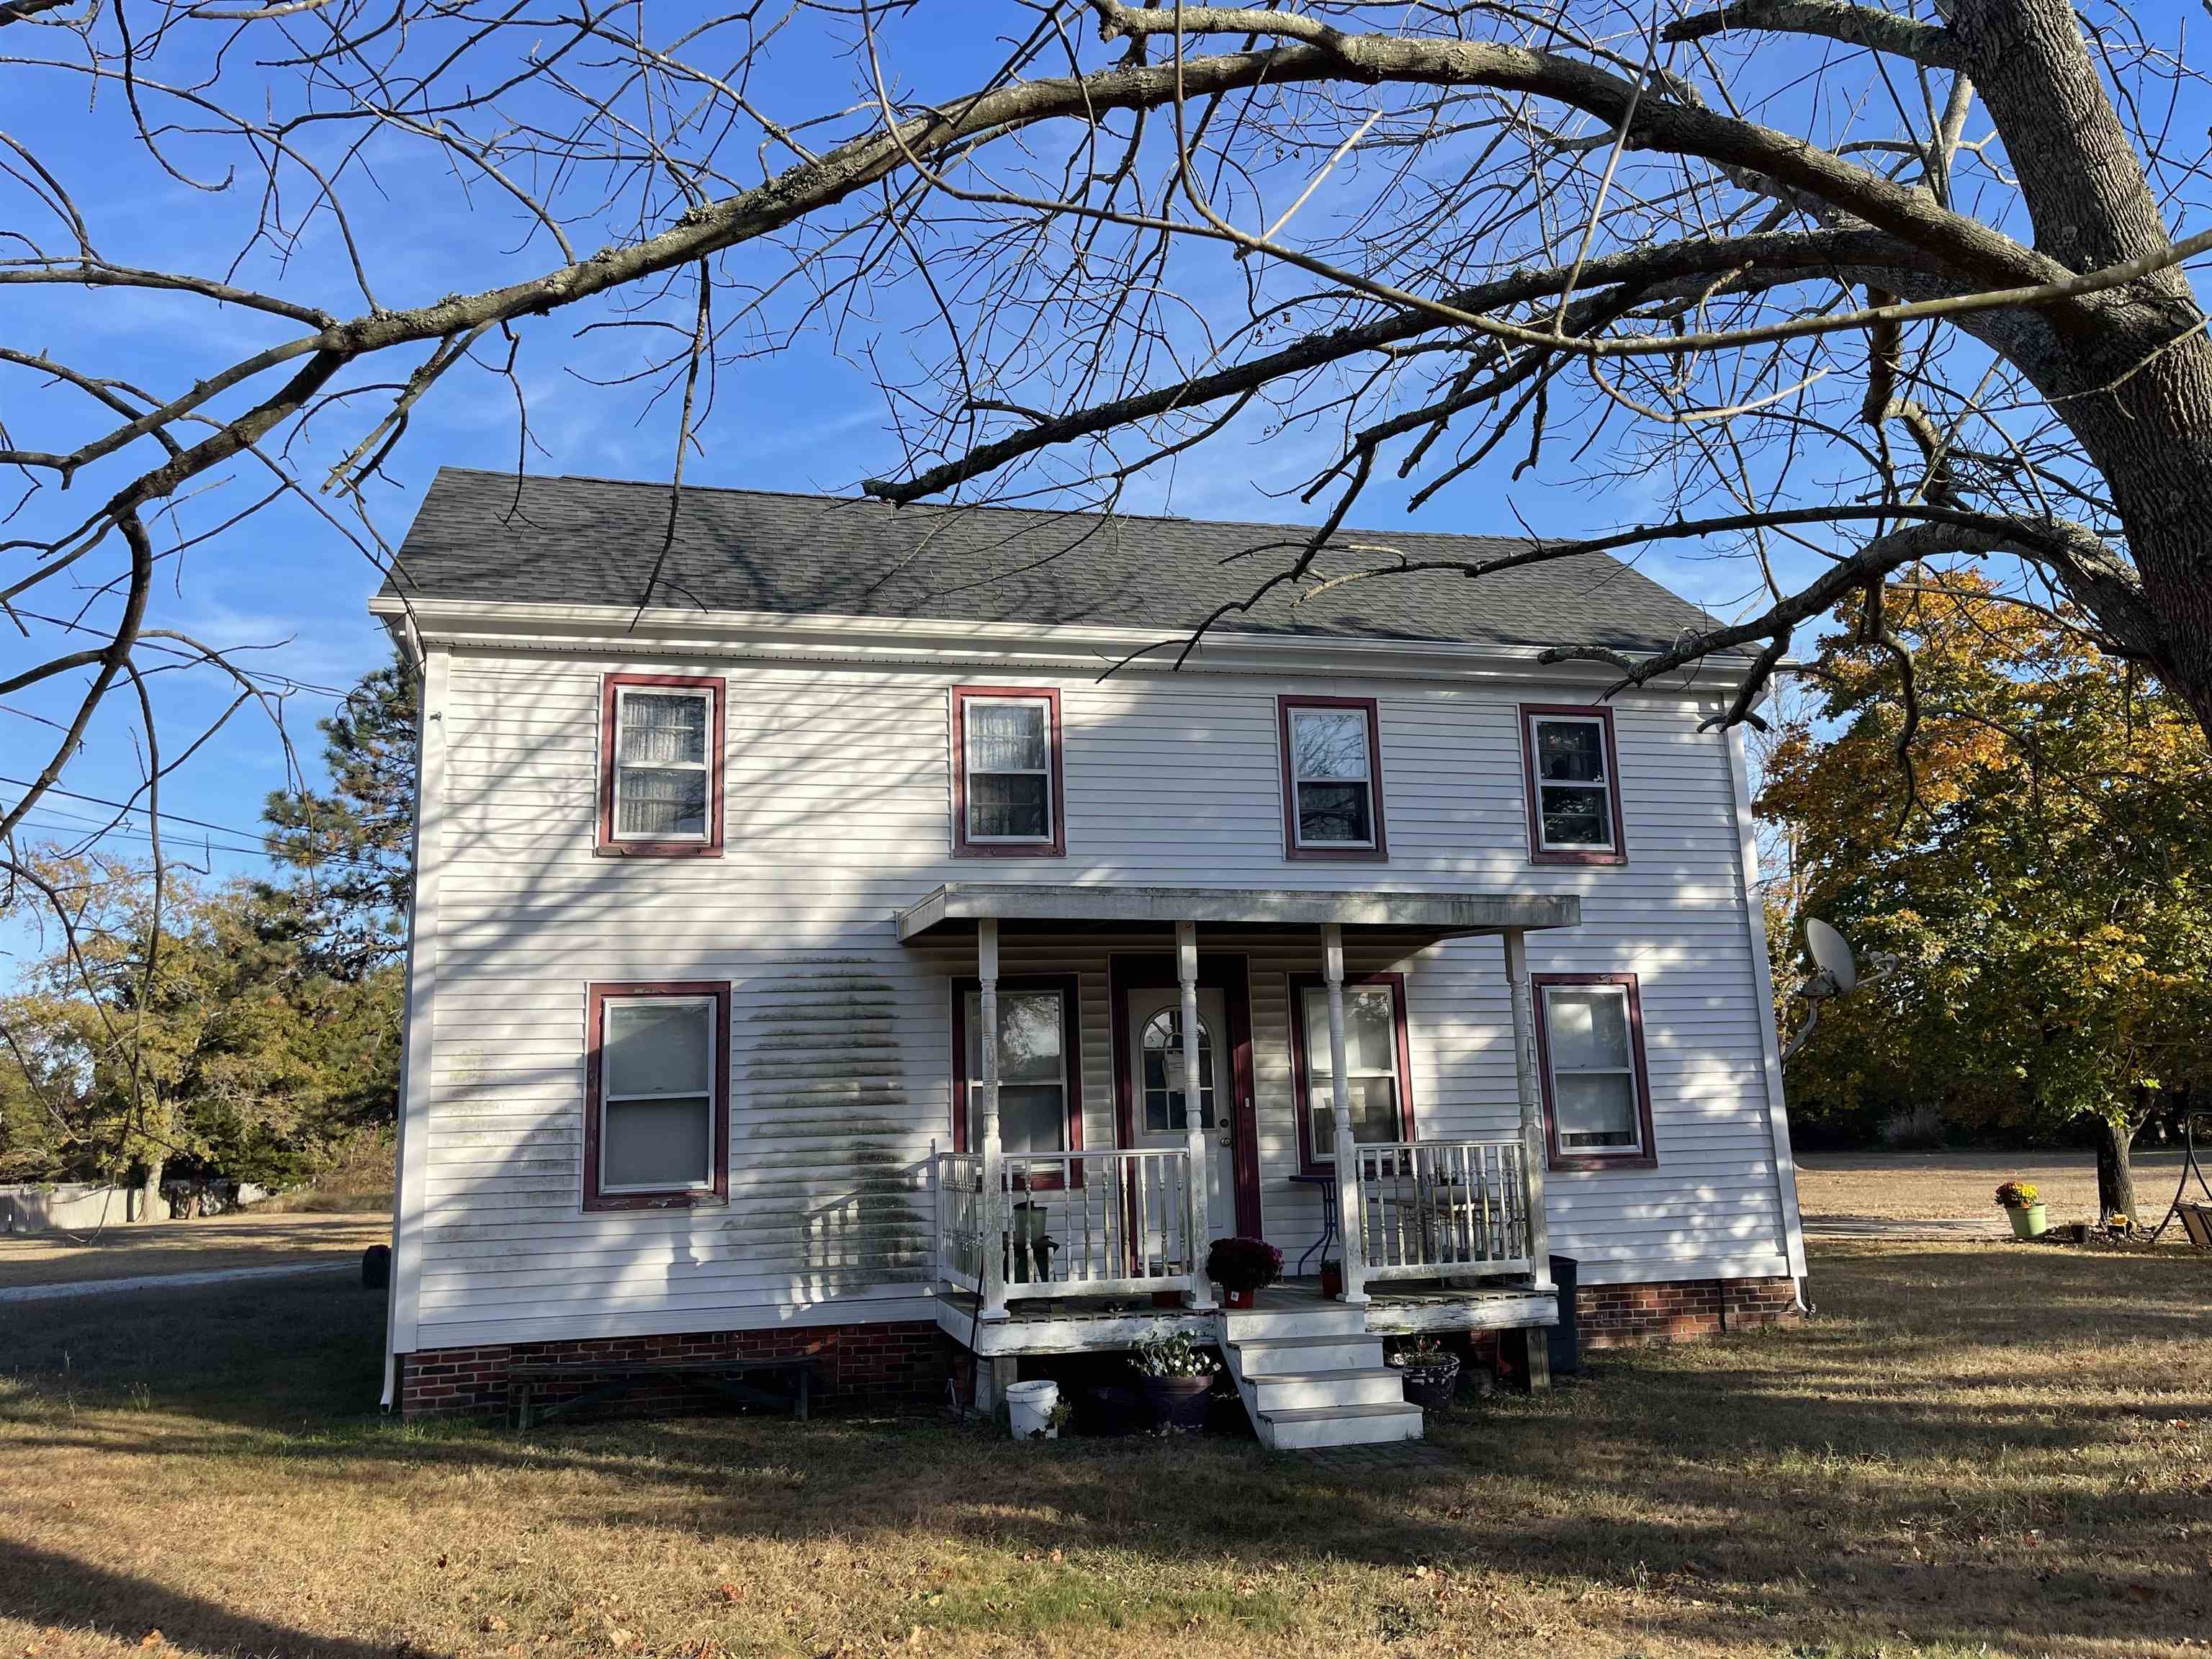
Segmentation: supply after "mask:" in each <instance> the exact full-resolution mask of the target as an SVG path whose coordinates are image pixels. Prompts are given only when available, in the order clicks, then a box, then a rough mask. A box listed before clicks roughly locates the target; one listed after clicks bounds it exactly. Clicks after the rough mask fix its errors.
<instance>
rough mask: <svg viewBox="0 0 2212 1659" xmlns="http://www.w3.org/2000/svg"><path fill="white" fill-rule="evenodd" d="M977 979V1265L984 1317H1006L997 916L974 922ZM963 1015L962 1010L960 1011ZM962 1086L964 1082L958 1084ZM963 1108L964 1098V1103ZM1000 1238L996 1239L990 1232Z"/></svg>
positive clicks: (1007, 1217) (1008, 1220)
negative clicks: (979, 1083)
mask: <svg viewBox="0 0 2212 1659" xmlns="http://www.w3.org/2000/svg"><path fill="white" fill-rule="evenodd" d="M975 978H976V980H977V981H979V983H980V985H981V997H980V998H979V1000H980V1001H981V1004H982V1007H981V1010H980V1011H979V1013H980V1016H981V1017H980V1018H978V1019H977V1020H976V1022H975V1023H976V1026H977V1028H978V1029H977V1034H976V1039H975V1040H976V1042H978V1043H980V1044H981V1047H982V1050H983V1052H982V1054H981V1055H979V1056H978V1058H979V1059H981V1061H982V1071H981V1074H980V1075H981V1081H982V1085H983V1121H981V1123H979V1124H978V1125H976V1128H975V1133H976V1138H977V1139H979V1140H980V1141H981V1142H982V1145H981V1146H978V1147H977V1148H976V1149H975V1150H976V1151H977V1152H981V1154H982V1158H983V1191H982V1194H981V1199H982V1202H981V1204H979V1205H978V1206H976V1209H977V1214H978V1217H979V1221H978V1226H979V1228H980V1230H981V1233H982V1236H983V1237H982V1245H983V1248H982V1253H981V1254H982V1257H983V1260H982V1261H981V1263H980V1264H979V1267H980V1271H981V1279H982V1285H983V1292H982V1296H983V1309H982V1314H983V1317H984V1318H986V1319H1004V1318H1005V1317H1006V1251H1007V1249H1008V1248H1009V1245H1010V1242H1011V1239H1012V1231H1011V1230H1012V1227H1013V1225H1014V1218H1013V1213H1012V1211H1011V1210H1008V1209H1006V1207H1005V1206H1004V1205H1003V1204H1002V1202H1001V1200H1002V1198H1003V1196H1004V1194H1001V1193H1000V1190H999V1188H1000V1184H1001V1182H1002V1181H1003V1179H1004V1176H1003V1171H1004V1170H1005V1168H1006V1158H1005V1152H1004V1149H1003V1148H1002V1147H1001V1146H1000V1144H999V919H998V918H997V917H996V916H985V917H983V918H981V920H980V921H977V922H976V924H975ZM964 1017H965V1016H964V1013H963V1018H964ZM961 1086H962V1087H963V1088H965V1087H966V1086H967V1085H965V1084H964V1083H963V1085H961ZM962 1105H963V1107H964V1106H965V1105H966V1102H964V1101H963V1102H962ZM994 1233H996V1234H998V1235H999V1237H997V1238H996V1239H994V1238H993V1237H991V1235H992V1234H994Z"/></svg>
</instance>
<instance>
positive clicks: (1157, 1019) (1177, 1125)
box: [1141, 1008, 1216, 1134]
mask: <svg viewBox="0 0 2212 1659" xmlns="http://www.w3.org/2000/svg"><path fill="white" fill-rule="evenodd" d="M1141 1046H1142V1048H1143V1065H1144V1081H1145V1133H1146V1134H1182V1133H1188V1127H1189V1121H1188V1116H1187V1115H1186V1114H1187V1108H1186V1106H1185V1097H1186V1084H1185V1080H1184V1078H1183V1051H1182V1010H1181V1009H1178V1008H1163V1009H1162V1010H1160V1012H1158V1013H1157V1014H1154V1015H1153V1016H1152V1018H1151V1019H1150V1020H1149V1021H1148V1022H1146V1026H1145V1038H1144V1042H1143V1044H1142V1045H1141ZM1198 1075H1199V1092H1198V1121H1199V1123H1200V1126H1201V1127H1205V1128H1208V1129H1211V1128H1212V1127H1213V1126H1214V1123H1215V1121H1216V1120H1215V1117H1214V1103H1213V1031H1212V1027H1210V1026H1209V1025H1207V1024H1206V1021H1205V1020H1204V1019H1202V1018H1201V1019H1200V1021H1199V1022H1198Z"/></svg>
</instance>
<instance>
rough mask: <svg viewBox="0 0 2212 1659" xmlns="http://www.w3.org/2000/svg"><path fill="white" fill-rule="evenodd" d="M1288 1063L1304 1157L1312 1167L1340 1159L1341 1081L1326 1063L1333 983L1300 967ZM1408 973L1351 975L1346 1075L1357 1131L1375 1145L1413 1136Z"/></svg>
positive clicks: (1359, 1138) (1355, 1136)
mask: <svg viewBox="0 0 2212 1659" xmlns="http://www.w3.org/2000/svg"><path fill="white" fill-rule="evenodd" d="M1291 1000H1292V1004H1293V1007H1294V1014H1295V1017H1294V1018H1293V1019H1292V1021H1291V1069H1292V1072H1293V1074H1294V1076H1295V1079H1296V1082H1297V1090H1298V1097H1299V1098H1300V1099H1301V1100H1302V1101H1304V1103H1305V1110H1304V1113H1302V1114H1301V1115H1300V1117H1299V1121H1298V1152H1299V1157H1300V1161H1301V1162H1302V1163H1303V1164H1304V1166H1305V1168H1306V1169H1307V1170H1321V1169H1325V1168H1328V1167H1329V1166H1330V1165H1332V1164H1334V1163H1335V1161H1336V1085H1335V1083H1334V1073H1331V1071H1330V1070H1329V1047H1328V986H1327V985H1325V984H1323V983H1322V981H1320V980H1318V979H1314V978H1309V977H1305V976H1303V975H1301V976H1300V977H1298V978H1296V979H1293V980H1292V981H1291ZM1411 1057H1412V1056H1411V1045H1410V1044H1409V1043H1408V1042H1407V1025H1406V981H1405V978H1404V976H1403V975H1399V974H1376V975H1370V976H1369V977H1367V978H1365V979H1363V980H1358V981H1353V980H1346V981H1345V986H1344V1077H1345V1083H1346V1094H1347V1095H1348V1096H1349V1097H1351V1105H1352V1141H1353V1143H1354V1144H1355V1145H1359V1146H1372V1145H1375V1144H1377V1143H1391V1142H1397V1141H1402V1140H1411V1139H1413V1091H1412V1090H1411V1088H1410V1087H1409V1086H1408V1079H1407V1071H1408V1069H1409V1061H1410V1060H1411Z"/></svg>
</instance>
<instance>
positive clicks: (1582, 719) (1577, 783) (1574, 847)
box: [1528, 714, 1619, 853]
mask: <svg viewBox="0 0 2212 1659" xmlns="http://www.w3.org/2000/svg"><path fill="white" fill-rule="evenodd" d="M1546 726H1594V727H1595V728H1596V730H1597V734H1598V737H1597V775H1596V776H1595V778H1576V779H1573V780H1571V781H1570V780H1568V779H1565V778H1547V777H1546V776H1544V775H1543V771H1542V768H1543V764H1544V728H1545V727H1546ZM1528 770H1529V772H1530V774H1531V775H1533V776H1534V778H1535V781H1536V846H1537V848H1538V850H1540V851H1541V852H1546V853H1611V852H1616V851H1618V850H1619V849H1618V848H1616V847H1615V846H1614V844H1613V842H1614V836H1613V755H1612V745H1611V744H1608V743H1607V741H1606V736H1605V722H1604V721H1603V720H1597V719H1594V718H1592V717H1591V716H1589V715H1587V714H1582V715H1577V714H1532V715H1530V716H1529V717H1528ZM1555 789H1572V790H1580V791H1582V792H1583V793H1586V794H1587V793H1595V794H1597V795H1599V796H1600V797H1601V799H1602V800H1603V803H1604V805H1603V806H1602V807H1601V810H1600V811H1599V813H1598V822H1599V823H1601V824H1603V825H1604V826H1605V839H1604V840H1603V841H1553V840H1552V839H1551V838H1550V837H1549V836H1547V835H1546V834H1545V833H1544V795H1545V793H1546V792H1547V790H1555Z"/></svg>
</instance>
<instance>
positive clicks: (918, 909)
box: [898, 881, 1583, 945]
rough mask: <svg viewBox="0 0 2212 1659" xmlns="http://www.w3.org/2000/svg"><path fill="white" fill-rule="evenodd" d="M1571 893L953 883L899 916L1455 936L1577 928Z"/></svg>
mask: <svg viewBox="0 0 2212 1659" xmlns="http://www.w3.org/2000/svg"><path fill="white" fill-rule="evenodd" d="M1582 908H1583V907H1582V901H1581V900H1580V899H1579V898H1577V897H1576V896H1574V895H1572V894H1571V893H1558V894H1550V893H1547V894H1535V893H1402V892H1401V893H1387V892H1377V891H1373V890H1350V891H1345V890H1334V889H1325V888H1321V889H1317V888H1291V887H1149V886H1145V887H1136V886H1132V887H1112V886H1103V885H1083V886H1073V885H1066V884H1035V883H1028V882H969V881H956V882H948V883H946V884H945V885H944V886H942V887H939V889H937V890H936V891H934V892H933V893H931V894H930V895H929V896H927V898H924V899H922V900H921V902H918V903H915V904H910V905H908V907H907V908H905V909H903V910H902V911H900V912H899V913H898V930H899V941H900V943H902V944H906V945H911V944H913V943H915V941H917V940H920V939H930V940H932V941H935V940H937V939H943V938H945V937H947V936H949V935H953V934H959V933H973V932H974V931H975V924H976V922H977V921H981V919H982V918H984V917H986V916H990V917H994V918H996V919H997V920H998V921H999V922H1000V927H1001V931H1002V932H1006V933H1078V932H1080V933H1096V932H1101V931H1104V930H1108V929H1113V928H1123V927H1147V926H1150V927H1171V926H1173V925H1174V924H1175V923H1176V922H1178V921H1194V922H1203V923H1206V924H1207V925H1209V926H1213V927H1241V928H1247V929H1269V928H1279V927H1280V928H1291V927H1295V928H1297V929H1299V930H1300V931H1302V932H1303V931H1306V930H1309V929H1311V928H1316V927H1322V926H1323V925H1324V924H1326V923H1329V922H1334V923H1336V924H1337V925H1338V926H1339V927H1342V928H1344V929H1345V930H1346V932H1347V933H1352V932H1354V931H1364V932H1372V933H1385V932H1387V933H1397V934H1401V935H1406V934H1413V935H1420V936H1423V937H1425V938H1427V939H1450V938H1455V937H1459V936H1462V935H1465V934H1471V933H1504V932H1506V931H1507V930H1509V929H1512V928H1526V929H1529V930H1532V931H1533V930H1534V929H1538V928H1545V927H1575V926H1576V925H1577V924H1578V923H1579V922H1580V921H1582Z"/></svg>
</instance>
